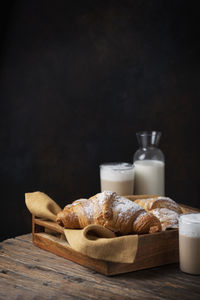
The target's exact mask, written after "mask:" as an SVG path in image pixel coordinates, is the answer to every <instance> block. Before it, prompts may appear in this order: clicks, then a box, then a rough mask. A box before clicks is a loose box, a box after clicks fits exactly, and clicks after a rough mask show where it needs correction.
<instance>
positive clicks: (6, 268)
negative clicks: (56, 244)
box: [0, 234, 200, 300]
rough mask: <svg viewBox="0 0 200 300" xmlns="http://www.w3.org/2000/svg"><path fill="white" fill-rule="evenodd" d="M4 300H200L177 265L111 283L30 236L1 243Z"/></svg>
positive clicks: (194, 283)
mask: <svg viewBox="0 0 200 300" xmlns="http://www.w3.org/2000/svg"><path fill="white" fill-rule="evenodd" d="M0 299H6V300H7V299H10V300H12V299H20V300H21V299H26V300H28V299H35V300H36V299H38V300H40V299H41V300H42V299H59V300H60V299H176V300H177V299H200V276H195V275H189V274H185V273H182V272H181V271H180V270H179V266H178V264H171V265H166V266H162V267H157V268H152V269H148V270H141V271H136V272H131V273H126V274H122V275H115V276H111V277H106V276H104V275H101V274H99V273H96V272H95V271H92V270H90V269H87V268H85V267H82V266H80V265H78V264H76V263H73V262H71V261H68V260H66V259H64V258H62V257H58V256H56V255H54V254H52V253H49V252H47V251H44V250H42V249H40V248H38V247H36V246H34V245H33V243H32V235H31V234H26V235H22V236H18V237H16V238H13V239H8V240H5V241H3V242H1V243H0Z"/></svg>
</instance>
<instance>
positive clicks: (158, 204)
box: [135, 196, 182, 214]
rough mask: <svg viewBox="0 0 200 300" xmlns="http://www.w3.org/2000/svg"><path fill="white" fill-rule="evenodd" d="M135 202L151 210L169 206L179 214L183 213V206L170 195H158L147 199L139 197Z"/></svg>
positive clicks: (168, 207)
mask: <svg viewBox="0 0 200 300" xmlns="http://www.w3.org/2000/svg"><path fill="white" fill-rule="evenodd" d="M135 203H137V204H138V205H140V206H142V207H143V208H144V209H145V210H146V211H151V210H152V209H155V208H167V209H169V210H172V211H174V212H176V213H177V214H181V213H182V210H181V207H180V206H179V205H178V204H177V203H176V202H175V201H174V200H172V199H171V198H169V197H163V196H156V197H152V198H147V199H137V200H135Z"/></svg>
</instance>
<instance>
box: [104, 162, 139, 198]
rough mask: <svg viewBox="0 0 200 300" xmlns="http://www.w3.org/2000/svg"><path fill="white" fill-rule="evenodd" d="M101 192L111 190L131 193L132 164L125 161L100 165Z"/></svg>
mask: <svg viewBox="0 0 200 300" xmlns="http://www.w3.org/2000/svg"><path fill="white" fill-rule="evenodd" d="M100 181H101V192H103V191H113V192H116V193H117V194H118V195H121V196H125V195H132V194H133V188H134V166H133V164H130V163H126V162H113V163H104V164H101V165H100Z"/></svg>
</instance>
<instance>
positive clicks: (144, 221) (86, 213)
mask: <svg viewBox="0 0 200 300" xmlns="http://www.w3.org/2000/svg"><path fill="white" fill-rule="evenodd" d="M56 221H57V223H58V224H59V225H61V226H63V227H65V228H84V227H86V226H87V225H89V224H98V225H102V226H104V227H106V228H108V229H110V230H112V231H114V232H118V233H121V234H128V233H138V234H143V233H153V232H157V231H161V223H160V221H159V219H158V218H156V217H155V216H154V215H152V214H150V213H148V212H146V211H145V210H144V209H143V208H142V207H141V206H139V205H138V204H136V203H134V202H133V201H131V200H129V199H127V198H124V197H121V196H119V195H117V194H116V193H115V192H110V191H105V192H103V193H99V194H97V195H95V196H93V197H91V198H89V199H79V200H76V201H74V202H73V203H72V204H68V205H66V206H65V208H64V209H63V211H61V212H60V213H58V214H57V217H56Z"/></svg>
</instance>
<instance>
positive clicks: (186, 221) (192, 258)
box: [179, 213, 200, 275]
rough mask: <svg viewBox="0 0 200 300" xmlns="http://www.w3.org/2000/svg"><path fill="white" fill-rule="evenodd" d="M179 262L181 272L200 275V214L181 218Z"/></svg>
mask: <svg viewBox="0 0 200 300" xmlns="http://www.w3.org/2000/svg"><path fill="white" fill-rule="evenodd" d="M179 261H180V269H181V271H183V272H186V273H190V274H196V275H200V213H190V214H184V215H181V216H180V217H179Z"/></svg>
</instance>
